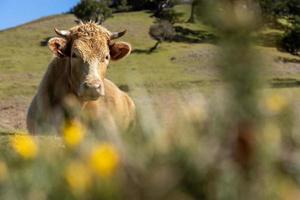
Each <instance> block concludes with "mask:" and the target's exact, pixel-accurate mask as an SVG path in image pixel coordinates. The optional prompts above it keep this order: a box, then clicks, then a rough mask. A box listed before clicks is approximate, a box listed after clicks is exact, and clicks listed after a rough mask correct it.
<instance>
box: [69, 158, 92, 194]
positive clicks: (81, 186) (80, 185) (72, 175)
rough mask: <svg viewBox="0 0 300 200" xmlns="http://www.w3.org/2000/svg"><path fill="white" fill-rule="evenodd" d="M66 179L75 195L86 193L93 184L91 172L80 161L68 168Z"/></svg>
mask: <svg viewBox="0 0 300 200" xmlns="http://www.w3.org/2000/svg"><path fill="white" fill-rule="evenodd" d="M65 179H66V181H67V183H68V185H69V187H70V188H71V190H72V191H73V192H75V193H82V192H84V191H86V190H87V189H88V187H89V185H90V183H91V175H90V173H89V170H88V169H87V167H86V165H84V164H83V163H81V162H79V161H73V162H71V163H70V164H69V165H68V166H67V167H66V169H65Z"/></svg>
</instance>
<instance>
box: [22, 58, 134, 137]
mask: <svg viewBox="0 0 300 200" xmlns="http://www.w3.org/2000/svg"><path fill="white" fill-rule="evenodd" d="M70 59H72V57H55V58H54V59H53V60H52V62H51V63H50V65H49V67H48V70H47V72H46V74H45V75H44V77H43V80H42V82H41V84H40V86H39V89H38V92H37V94H36V95H35V97H34V98H33V101H32V103H31V105H30V107H29V110H28V116H27V128H28V130H29V132H30V133H33V134H36V133H44V132H47V133H52V132H58V131H59V130H60V129H61V128H62V126H63V124H64V123H65V122H66V120H70V119H72V118H77V119H80V117H79V116H81V117H82V116H84V117H87V118H92V119H93V122H98V123H99V124H102V126H104V128H106V129H107V128H108V129H114V130H118V131H126V130H127V129H128V128H129V127H130V125H131V124H132V123H133V122H134V118H135V105H134V103H133V101H132V100H131V98H130V97H129V96H128V95H127V94H126V93H124V92H123V91H121V90H120V89H119V88H118V87H117V86H116V85H115V84H114V83H113V82H111V81H110V80H108V79H105V78H104V77H103V79H101V87H103V88H104V89H103V88H101V90H102V91H105V95H101V96H100V94H99V97H97V98H96V99H91V100H89V99H86V97H85V96H84V98H83V97H80V96H78V92H77V90H78V89H76V87H75V84H74V80H73V81H72V78H74V77H72V70H71V68H72V67H74V66H72V65H71V60H70ZM73 63H75V62H74V61H73ZM75 64H76V63H75ZM73 65H74V64H73ZM99 66H100V65H99ZM99 68H100V67H99ZM75 81H76V80H75ZM73 84H74V85H73ZM99 93H100V92H99ZM93 94H94V93H93ZM101 94H102V93H101ZM89 98H90V97H89ZM70 108H72V109H74V110H75V111H76V109H77V110H79V115H74V116H70V115H72V114H70V113H72V112H73V111H72V110H70Z"/></svg>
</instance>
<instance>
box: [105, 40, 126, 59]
mask: <svg viewBox="0 0 300 200" xmlns="http://www.w3.org/2000/svg"><path fill="white" fill-rule="evenodd" d="M109 50H110V58H111V59H112V60H119V59H121V58H124V57H125V56H127V55H129V54H130V52H131V45H130V44H128V43H126V42H115V43H112V44H111V45H109Z"/></svg>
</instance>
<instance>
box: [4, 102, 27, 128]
mask: <svg viewBox="0 0 300 200" xmlns="http://www.w3.org/2000/svg"><path fill="white" fill-rule="evenodd" d="M29 102H30V100H29V98H22V97H18V98H10V99H9V100H0V129H1V130H4V131H17V130H25V129H26V123H25V119H26V110H27V107H28V105H29Z"/></svg>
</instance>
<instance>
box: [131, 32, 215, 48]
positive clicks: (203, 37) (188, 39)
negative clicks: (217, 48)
mask: <svg viewBox="0 0 300 200" xmlns="http://www.w3.org/2000/svg"><path fill="white" fill-rule="evenodd" d="M174 31H175V34H174V36H173V38H172V39H168V40H166V42H183V43H189V44H192V43H211V44H215V43H216V42H217V39H218V38H217V36H215V35H214V34H213V33H210V32H208V31H203V30H192V29H189V28H184V27H181V26H174ZM159 44H160V42H157V43H156V44H155V45H154V46H153V47H150V48H149V49H134V50H133V51H132V53H136V54H151V53H153V52H155V51H156V50H157V48H158V46H159Z"/></svg>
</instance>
